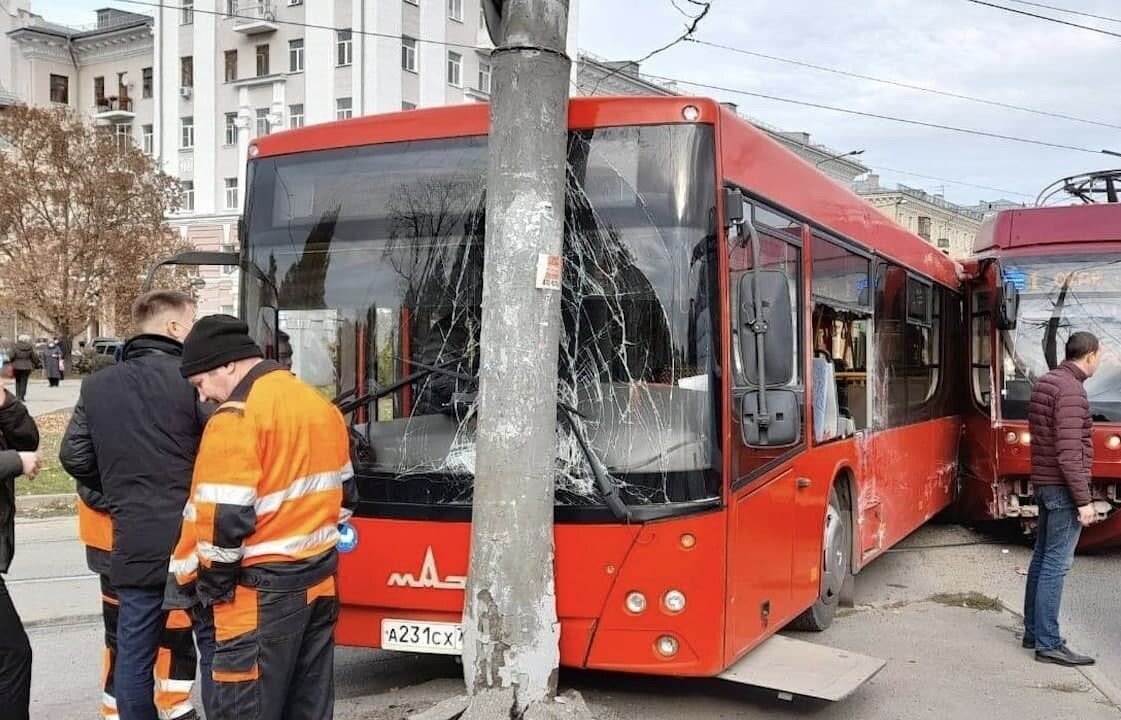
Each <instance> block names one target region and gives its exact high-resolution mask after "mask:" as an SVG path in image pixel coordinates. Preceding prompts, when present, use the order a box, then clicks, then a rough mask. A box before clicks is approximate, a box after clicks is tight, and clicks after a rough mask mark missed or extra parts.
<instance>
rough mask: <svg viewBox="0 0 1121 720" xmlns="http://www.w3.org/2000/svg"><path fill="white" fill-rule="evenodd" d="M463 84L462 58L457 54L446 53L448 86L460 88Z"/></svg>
mask: <svg viewBox="0 0 1121 720" xmlns="http://www.w3.org/2000/svg"><path fill="white" fill-rule="evenodd" d="M462 84H463V56H462V55H460V54H459V53H457V52H449V53H448V85H455V86H456V87H460V86H461V85H462Z"/></svg>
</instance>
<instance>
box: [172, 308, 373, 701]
mask: <svg viewBox="0 0 1121 720" xmlns="http://www.w3.org/2000/svg"><path fill="white" fill-rule="evenodd" d="M263 355H264V353H263V352H262V350H261V348H260V347H259V346H258V345H257V344H256V343H255V342H253V340H252V338H250V337H249V328H248V327H247V326H246V324H245V323H244V322H242V321H241V320H238V319H237V318H235V317H231V316H229V315H212V316H210V317H205V318H203V319H201V320H199V321H198V323H197V324H196V325H195V327H194V328H193V329H192V330H191V334H190V335H188V336H187V340H186V342H184V344H183V364H182V367H181V369H180V372H181V373H182V375H183V377H185V378H187V379H188V380H189V381H190V382H191V384H192V385H193V386H194V387H195V388H196V390H197V391H198V394H199V397H200V398H202V399H203V400H212V401H215V402H219V403H221V405H220V406H219V407H218V409H217V410H216V411H215V412H214V415H213V416H212V418H211V420H210V422H209V423H208V424H207V426H206V432H205V433H204V434H203V437H202V444H201V446H200V447H199V455H198V460H197V461H196V463H195V472H194V479H193V481H192V484H191V500H190V503H189V504H188V506H187V510H186V512H184V523H183V532H182V534H181V536H180V539H179V544H178V545H177V546H176V548H175V552H174V554H173V555H172V560H171V563H170V565H169V568H168V570H169V573H170V574H169V578H168V602H169V604H174V603H176V602H178V603H181V604H180V605H179V606H180V607H182V606H183V605H182V604H190V603H194V602H197V603H198V604H200V605H201V606H202V607H204V608H207V609H208V610H209V612H211V613H212V614H213V619H214V631H215V635H216V637H217V638H218V641H217V645H216V648H215V651H214V664H213V672H212V676H211V677H212V678H213V682H214V687H213V690H212V694H211V698H212V699H211V700H209V701H205V706H206V714H207V717H211V718H239V717H254V718H286V720H324V719H326V718H330V717H333V708H334V700H335V693H334V673H333V667H334V665H333V664H334V630H335V623H336V621H337V620H338V610H339V601H338V590H337V587H336V585H335V573H336V571H337V568H338V552H337V550H336V546H337V544H338V540H339V530H338V528H339V525H340V524H342V523H345V522H346V521H347V520H348V519H349V517H350V515H351V512H352V511H351V509H350V508H352V507H354V505H355V504H356V503H357V500H358V493H357V488H356V486H355V482H354V472H353V470H352V469H351V464H350V450H349V438H348V435H347V426H346V422H345V421H344V420H343V417H342V415H341V414H340V413H339V410H338V408H336V407H335V406H334V405H332V404H331V402H330V401H328V400H327V399H326V398H324V397H323V396H322V394H320V393H319V391H317V390H316V389H315V388H313V387H311V386H309V385H307V384H306V383H304V382H302V381H301V380H299V379H298V378H297V377H296V376H295V375H293V374H292V373H290V372H288V371H287V369H286V368H285V367H284V366H283V365H281V364H280V363H278V362H275V361H270V360H264V359H263Z"/></svg>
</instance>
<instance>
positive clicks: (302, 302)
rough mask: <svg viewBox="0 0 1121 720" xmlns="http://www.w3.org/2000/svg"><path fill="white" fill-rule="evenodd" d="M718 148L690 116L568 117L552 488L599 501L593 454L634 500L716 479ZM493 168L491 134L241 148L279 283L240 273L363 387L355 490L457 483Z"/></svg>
mask: <svg viewBox="0 0 1121 720" xmlns="http://www.w3.org/2000/svg"><path fill="white" fill-rule="evenodd" d="M713 152H714V151H713V139H712V129H711V128H709V127H702V126H691V125H679V126H678V125H671V126H644V127H620V128H604V129H597V130H588V131H575V132H573V133H572V134H571V135H570V138H569V171H568V189H567V203H566V213H565V250H564V259H565V263H564V270H563V290H562V303H561V304H562V314H563V321H564V325H563V328H564V330H563V333H562V340H561V348H560V367H559V387H558V402H559V403H561V404H562V405H563V406H564V408H565V409H564V410H563V411H562V416H560V417H559V418H558V420H559V421H560V422H558V435H557V472H556V480H557V501H558V503H561V504H569V505H598V504H602V503H603V487H602V486H603V479H604V478H603V475H602V472H601V473H600V474H599V475H598V476H597V473H596V471H595V470H594V469H593V468H594V467H595V466H596V465H597V464H598V466H599V468H600V469H601V470H603V469H606V473H607V479H608V481H609V482H610V484H611V486H612V487H613V488H615V489H617V490H618V491H619V493H620V496H621V498H622V499H623V501H624V502H626V503H628V504H632V505H635V504H653V503H670V502H692V501H698V500H704V499H708V498H712V497H717V496H719V487H720V485H719V479H718V477H717V471H716V468H717V467H718V459H717V456H718V453H717V451H716V449H715V443H716V438H717V436H716V432H715V419H714V418H715V411H714V405H713V400H712V393H711V391H710V388H711V387H712V386H713V383H712V380H711V377H712V374H713V371H714V368H713V362H714V356H715V353H714V352H713V347H712V343H713V342H714V339H713V337H712V333H711V328H712V327H715V325H714V324H713V320H712V317H711V312H712V310H711V308H712V303H711V302H710V293H712V292H713V287H714V283H713V279H712V273H713V269H712V267H711V264H710V255H709V251H708V250H709V246H710V242H709V240H710V237H709V233H710V232H711V229H710V224H711V222H712V212H713V205H714V199H715V196H716V191H715V169H714V165H713V163H714V159H713ZM486 168H487V144H486V138H461V139H446V140H428V141H417V142H402V143H394V144H386V145H375V146H366V147H361V148H351V149H343V150H330V151H321V152H312V153H303V154H299V155H291V156H283V157H279V158H268V159H262V160H258V161H255V162H254V163H253V167H252V170H251V181H250V201H249V207H248V210H247V228H248V234H247V240H246V243H245V245H246V249H245V251H246V252H247V253H248V255H249V258H250V261H251V262H254V263H256V264H257V265H259V266H260V267H261V268H264V269H265V273H266V274H267V275H268V277H269V278H270V282H271V283H272V284H273V285H275V287H268V284H269V283H262V282H259V281H257V280H256V279H254V278H252V277H248V278H246V279H245V281H244V282H245V285H246V288H245V291H244V300H245V312H246V317H247V319H249V321H250V323H251V326H252V325H253V324H254V322H255V324H256V328H257V332H258V335H259V337H260V339H261V340H262V342H265V343H266V344H268V343H269V337H271V336H272V330H273V326H274V325H275V324H279V329H280V330H281V332H282V335H281V344H282V345H283V346H284V347H283V348H282V349H283V350H284V351H285V352H286V353H290V355H291V363H292V369H293V371H294V372H295V373H296V374H298V375H299V376H300V377H301V378H303V379H304V380H306V381H307V382H309V383H311V384H313V385H315V386H317V387H319V388H321V389H322V391H323V392H324V393H325V394H327V395H330V396H332V397H334V396H338V395H340V394H342V395H345V396H346V397H347V398H348V399H349V401H350V402H352V403H357V407H354V408H353V412H352V414H351V417H352V419H353V423H354V433H353V434H352V440H353V441H354V442H355V443H356V444H357V447H358V459H359V461H360V462H359V463H358V467H357V468H356V474H357V475H358V476H359V481H360V486H361V490H362V494H363V496H364V498H365V499H368V500H375V501H382V502H392V503H406V504H424V505H432V504H459V503H469V502H470V501H471V496H472V487H473V479H474V477H473V476H474V470H475V422H476V412H475V402H476V393H477V390H478V383H477V373H478V368H479V329H480V320H481V311H480V301H481V298H482V277H483V238H484V234H485V227H484V223H485V197H484V176H485V173H486ZM272 296H275V297H277V298H278V299H279V316H278V317H274V316H273V315H272V314H271V310H270V308H269V307H267V306H268V305H271V304H274V303H272V302H271V301H270V297H272ZM350 407H351V406H349V405H348V406H347V409H350ZM597 480H598V481H599V482H597Z"/></svg>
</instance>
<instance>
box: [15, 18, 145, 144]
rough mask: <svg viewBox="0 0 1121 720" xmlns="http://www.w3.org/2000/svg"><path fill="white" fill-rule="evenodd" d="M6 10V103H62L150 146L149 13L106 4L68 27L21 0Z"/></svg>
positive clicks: (125, 138)
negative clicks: (93, 17) (86, 22)
mask: <svg viewBox="0 0 1121 720" xmlns="http://www.w3.org/2000/svg"><path fill="white" fill-rule="evenodd" d="M21 5H22V7H21ZM13 8H14V9H16V10H17V12H14V13H12V12H8V13H2V14H0V21H6V22H7V23H8V24H9V25H10V26H11V27H10V29H8V31H7V32H5V33H4V35H3V38H4V45H0V54H5V52H6V54H7V56H8V57H9V59H10V62H8V63H7V64H5V66H4V67H3V68H2V69H0V95H5V90H6V95H5V96H6V97H7V98H8V99H9V101H10V103H16V102H20V103H26V104H28V105H38V106H44V107H49V106H58V105H65V106H68V107H70V108H72V109H74V110H75V111H77V112H78V113H80V114H82V115H84V116H86V117H87V118H89V119H90V120H91V121H93V122H95V123H97V124H99V125H104V126H107V127H108V128H109V129H110V130H111V131H112V132H113V133H115V134H116V135H117V137H118V138H119V139H120V142H122V143H123V142H134V143H136V144H137V145H139V146H142V147H144V148H145V149H146V150H147V151H148V152H152V151H153V149H154V145H153V138H152V132H153V122H152V117H153V114H154V110H155V105H156V103H155V98H154V89H155V85H154V76H153V72H154V71H153V65H152V59H153V55H152V51H153V43H152V18H151V17H150V16H148V15H141V14H138V13H131V12H125V11H122V10H113V9H105V10H98V11H97V22H96V23H95V24H93V25H91V26H89V27H83V28H74V27H67V26H65V25H58V24H55V23H51V22H48V21H46V20H44V19H43V18H42V17H40V16H38V15H35V14H33V13H32V12H31V11H30V6H29V4H28V3H27V2H26V1H24V2H22V3H19V2H16V3H15V4H14V5H13ZM3 15H7V17H6V18H4V17H3ZM5 45H6V47H5Z"/></svg>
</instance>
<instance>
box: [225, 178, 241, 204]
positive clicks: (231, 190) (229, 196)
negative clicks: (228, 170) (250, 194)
mask: <svg viewBox="0 0 1121 720" xmlns="http://www.w3.org/2000/svg"><path fill="white" fill-rule="evenodd" d="M237 208H238V204H237V178H235V177H233V178H226V209H227V210H237Z"/></svg>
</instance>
